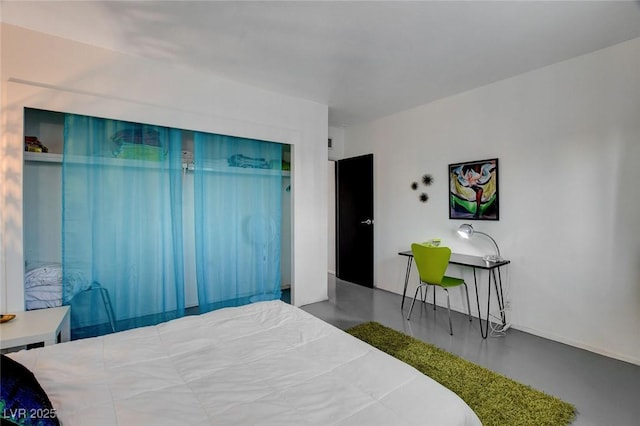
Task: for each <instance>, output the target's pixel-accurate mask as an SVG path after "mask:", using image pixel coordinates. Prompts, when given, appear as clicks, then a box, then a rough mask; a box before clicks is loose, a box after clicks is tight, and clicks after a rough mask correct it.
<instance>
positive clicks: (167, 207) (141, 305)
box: [62, 114, 185, 337]
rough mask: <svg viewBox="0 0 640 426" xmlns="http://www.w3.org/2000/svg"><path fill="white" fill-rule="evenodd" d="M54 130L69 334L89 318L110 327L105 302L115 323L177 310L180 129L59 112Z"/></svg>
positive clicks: (180, 310)
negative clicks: (58, 133) (61, 125)
mask: <svg viewBox="0 0 640 426" xmlns="http://www.w3.org/2000/svg"><path fill="white" fill-rule="evenodd" d="M64 137H65V139H64V156H63V158H64V159H63V167H62V192H63V198H62V200H63V202H62V209H63V212H62V222H63V225H62V234H63V235H62V246H63V247H62V266H63V282H64V284H63V285H64V286H65V294H64V296H65V301H66V303H67V304H71V305H72V309H71V312H72V334H73V333H74V332H75V333H81V331H80V330H81V329H83V328H84V327H86V326H95V325H96V324H106V327H103V331H104V332H110V331H112V328H111V325H110V323H111V321H109V320H110V318H109V316H108V315H107V314H108V311H109V309H112V310H113V312H114V315H115V318H114V319H115V324H116V328H117V329H119V330H120V329H125V328H132V327H137V326H141V325H148V324H154V323H158V322H161V321H164V320H167V319H171V318H175V317H178V316H182V315H184V309H185V302H184V267H183V235H182V156H181V154H182V136H181V132H180V130H175V129H169V128H163V127H157V126H149V125H142V124H134V123H128V122H122V121H116V120H106V119H100V118H93V117H86V116H80V115H72V114H68V115H66V118H65V135H64ZM107 302H109V303H107ZM109 305H110V306H109ZM92 333H93V334H94V335H95V334H102V333H101V332H100V331H98V332H95V329H94V330H93V331H92ZM76 336H78V335H76ZM78 337H83V336H78Z"/></svg>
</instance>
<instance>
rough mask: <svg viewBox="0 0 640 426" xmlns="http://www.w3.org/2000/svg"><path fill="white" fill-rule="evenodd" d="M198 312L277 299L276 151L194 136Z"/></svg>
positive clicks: (279, 181) (279, 190)
mask: <svg viewBox="0 0 640 426" xmlns="http://www.w3.org/2000/svg"><path fill="white" fill-rule="evenodd" d="M194 158H195V165H194V208H195V232H196V278H197V284H198V300H199V306H200V311H201V312H206V311H208V310H212V309H217V308H221V307H226V306H239V305H243V304H247V303H252V302H255V301H259V300H272V299H279V298H280V295H281V289H280V240H281V218H282V145H281V144H278V143H272V142H264V141H257V140H252V139H243V138H237V137H230V136H221V135H213V134H207V133H198V132H196V133H195V134H194Z"/></svg>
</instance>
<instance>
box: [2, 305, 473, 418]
mask: <svg viewBox="0 0 640 426" xmlns="http://www.w3.org/2000/svg"><path fill="white" fill-rule="evenodd" d="M9 356H11V357H12V358H13V359H15V360H17V361H18V362H21V363H22V364H24V365H25V366H26V367H27V368H29V369H30V370H31V371H33V372H34V374H35V376H36V377H37V379H38V380H39V381H40V384H41V385H42V387H43V388H44V390H45V391H46V392H47V394H48V395H49V398H50V399H51V402H52V404H53V406H54V407H55V408H56V410H57V413H58V418H59V419H60V420H61V421H62V423H63V425H65V426H71V425H83V426H84V425H92V426H97V425H116V424H117V425H136V426H138V425H257V424H261V425H302V424H315V425H393V426H396V425H418V424H420V425H479V424H480V421H479V420H478V417H477V416H476V415H475V413H474V412H473V411H472V410H471V409H470V408H469V407H468V406H467V405H466V404H465V403H464V402H463V401H462V400H461V399H460V398H459V397H458V396H457V395H455V394H454V393H453V392H451V391H449V390H448V389H446V388H444V387H443V386H441V385H440V384H438V383H436V382H435V381H433V380H432V379H430V378H429V377H426V376H424V375H423V374H422V373H420V372H418V371H417V370H415V369H414V368H413V367H410V366H408V365H407V364H405V363H403V362H401V361H398V360H396V359H395V358H393V357H391V356H389V355H387V354H385V353H383V352H381V351H379V350H377V349H375V348H373V347H372V346H370V345H368V344H366V343H364V342H362V341H360V340H358V339H356V338H354V337H352V336H350V335H348V334H347V333H345V332H343V331H341V330H339V329H337V328H335V327H333V326H331V325H329V324H327V323H325V322H323V321H321V320H319V319H317V318H315V317H313V316H312V315H310V314H308V313H306V312H304V311H302V310H301V309H298V308H295V307H293V306H290V305H288V304H285V303H283V302H280V301H272V302H259V303H254V304H251V305H247V306H243V307H240V308H228V309H221V310H218V311H214V312H211V313H208V314H205V315H200V316H189V317H184V318H180V319H177V320H173V321H170V322H167V323H164V324H160V325H157V326H153V327H145V328H139V329H135V330H129V331H124V332H120V333H116V334H112V335H107V336H102V337H98V338H92V339H85V340H78V341H73V342H68V343H63V344H58V345H54V346H48V347H46V348H38V349H31V350H28V351H20V352H16V353H12V354H9Z"/></svg>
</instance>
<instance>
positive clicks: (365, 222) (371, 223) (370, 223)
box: [360, 219, 373, 225]
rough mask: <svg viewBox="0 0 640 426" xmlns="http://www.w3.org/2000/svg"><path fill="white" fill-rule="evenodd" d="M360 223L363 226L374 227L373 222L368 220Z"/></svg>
mask: <svg viewBox="0 0 640 426" xmlns="http://www.w3.org/2000/svg"><path fill="white" fill-rule="evenodd" d="M360 223H362V224H363V225H373V220H371V219H367V220H363V221H362V222H360Z"/></svg>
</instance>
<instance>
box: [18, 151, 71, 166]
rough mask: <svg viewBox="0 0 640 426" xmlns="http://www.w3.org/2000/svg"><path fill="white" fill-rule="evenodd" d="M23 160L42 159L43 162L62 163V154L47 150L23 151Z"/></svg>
mask: <svg viewBox="0 0 640 426" xmlns="http://www.w3.org/2000/svg"><path fill="white" fill-rule="evenodd" d="M24 161H42V162H45V163H62V154H53V153H49V152H27V151H25V153H24Z"/></svg>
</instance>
